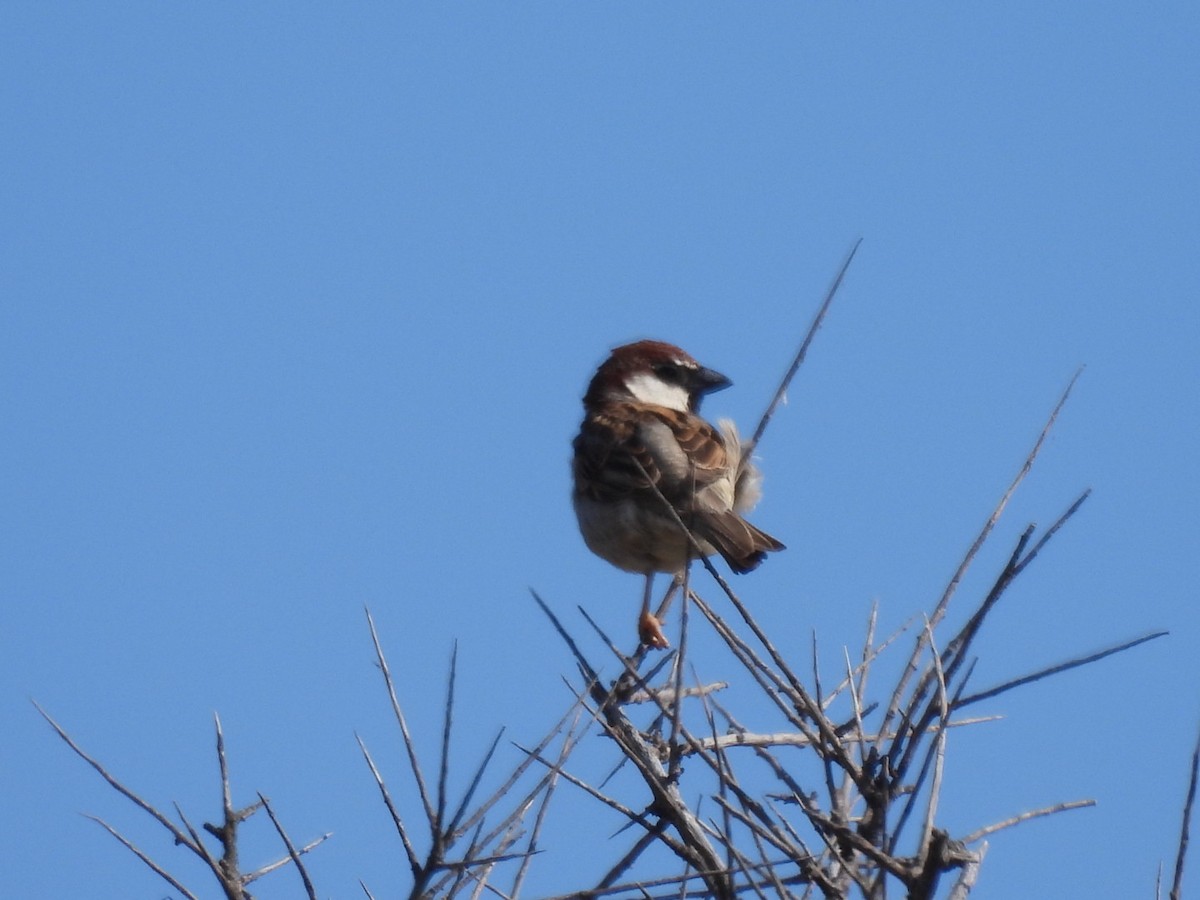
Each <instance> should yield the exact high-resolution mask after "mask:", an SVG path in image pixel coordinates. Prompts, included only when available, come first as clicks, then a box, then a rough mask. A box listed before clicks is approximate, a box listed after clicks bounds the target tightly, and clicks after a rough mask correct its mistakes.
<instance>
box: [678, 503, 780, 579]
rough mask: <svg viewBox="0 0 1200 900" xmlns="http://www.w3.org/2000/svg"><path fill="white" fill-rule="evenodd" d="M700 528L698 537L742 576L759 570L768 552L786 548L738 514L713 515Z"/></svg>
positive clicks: (705, 519) (705, 517)
mask: <svg viewBox="0 0 1200 900" xmlns="http://www.w3.org/2000/svg"><path fill="white" fill-rule="evenodd" d="M698 525H699V527H698V528H697V533H698V534H697V536H699V537H703V538H704V540H705V541H707V542H708V543H709V544H711V545H712V547H713V549H715V550H716V551H717V552H718V553H720V554H721V556H722V557H723V558H724V560H725V562H727V563H729V568H731V569H733V571H734V572H737V573H738V574H739V575H742V574H745V573H746V572H750V571H753V570H754V569H756V568H758V566H759V564H760V563H761V562H762V561H763V560H764V559H766V557H767V554H768V553H774V552H776V551H778V550H783V549H786V548H785V547H784V545H783V544H782V542H780V541H777V540H776V539H775V538H773V537H771V535H769V534H767V533H766V532H765V531H763V530H762V529H760V528H755V527H754V526H753V525H751V524H750V523H749V522H747V521H746V520H745V519H743V518H742V517H741V516H739V515H738V514H737V513H733V512H726V513H710V514H708V515H706V516H704V518H703V521H702V522H700V523H698Z"/></svg>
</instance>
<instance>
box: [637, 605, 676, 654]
mask: <svg viewBox="0 0 1200 900" xmlns="http://www.w3.org/2000/svg"><path fill="white" fill-rule="evenodd" d="M638 637H640V638H641V639H642V643H643V644H645V645H646V646H647V647H653V648H654V649H655V650H666V649H667V648H668V647H670V646H671V642H670V641H668V640H667V636H666V635H665V634H663V630H662V623H660V622H659V621H658V619H656V618H655V617H654V616H653V615H651V614H650V613H649V612H644V613H642V614H641V616H639V617H638Z"/></svg>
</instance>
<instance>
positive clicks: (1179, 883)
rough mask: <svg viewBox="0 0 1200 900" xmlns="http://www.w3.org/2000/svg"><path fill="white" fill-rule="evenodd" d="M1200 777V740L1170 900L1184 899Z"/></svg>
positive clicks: (1189, 782)
mask: <svg viewBox="0 0 1200 900" xmlns="http://www.w3.org/2000/svg"><path fill="white" fill-rule="evenodd" d="M1198 777H1200V738H1197V739H1196V747H1195V749H1194V750H1193V751H1192V773H1191V776H1190V777H1189V778H1188V790H1187V800H1185V801H1184V804H1183V824H1182V825H1181V826H1180V828H1179V851H1178V852H1177V853H1176V855H1175V877H1174V878H1173V879H1172V881H1171V897H1170V900H1180V898H1182V897H1183V864H1184V861H1185V859H1186V858H1187V850H1188V833H1189V831H1190V829H1191V821H1192V804H1193V803H1195V801H1196V781H1197V778H1198Z"/></svg>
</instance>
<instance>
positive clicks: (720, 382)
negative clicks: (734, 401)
mask: <svg viewBox="0 0 1200 900" xmlns="http://www.w3.org/2000/svg"><path fill="white" fill-rule="evenodd" d="M692 378H693V382H692V390H693V391H694V392H695V393H697V394H714V393H716V392H717V391H723V390H725V388H727V387H729V386H730V385H731V384H733V382H732V381H730V380H729V379H728V378H726V377H725V376H724V375H722V374H721V373H720V372H714V371H713V370H712V369H706V368H704V367H703V366H701V367H700V368H699V369H697V370H696V372H695V374H694V375H693V376H692Z"/></svg>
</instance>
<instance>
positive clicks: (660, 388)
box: [625, 373, 689, 412]
mask: <svg viewBox="0 0 1200 900" xmlns="http://www.w3.org/2000/svg"><path fill="white" fill-rule="evenodd" d="M625 387H626V388H628V390H629V393H631V394H633V398H634V399H635V400H638V401H640V402H642V403H652V404H654V405H655V406H665V407H667V409H676V410H679V411H680V412H687V410H688V400H689V397H688V392H687V391H686V390H684V389H683V387H682V386H680V385H678V384H668V383H667V382H665V381H663V380H662V379H661V378H659V377H658V376H656V375H647V374H645V373H642V374H639V375H634V376H633V377H632V378H630V379H629V381H627V382H625Z"/></svg>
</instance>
